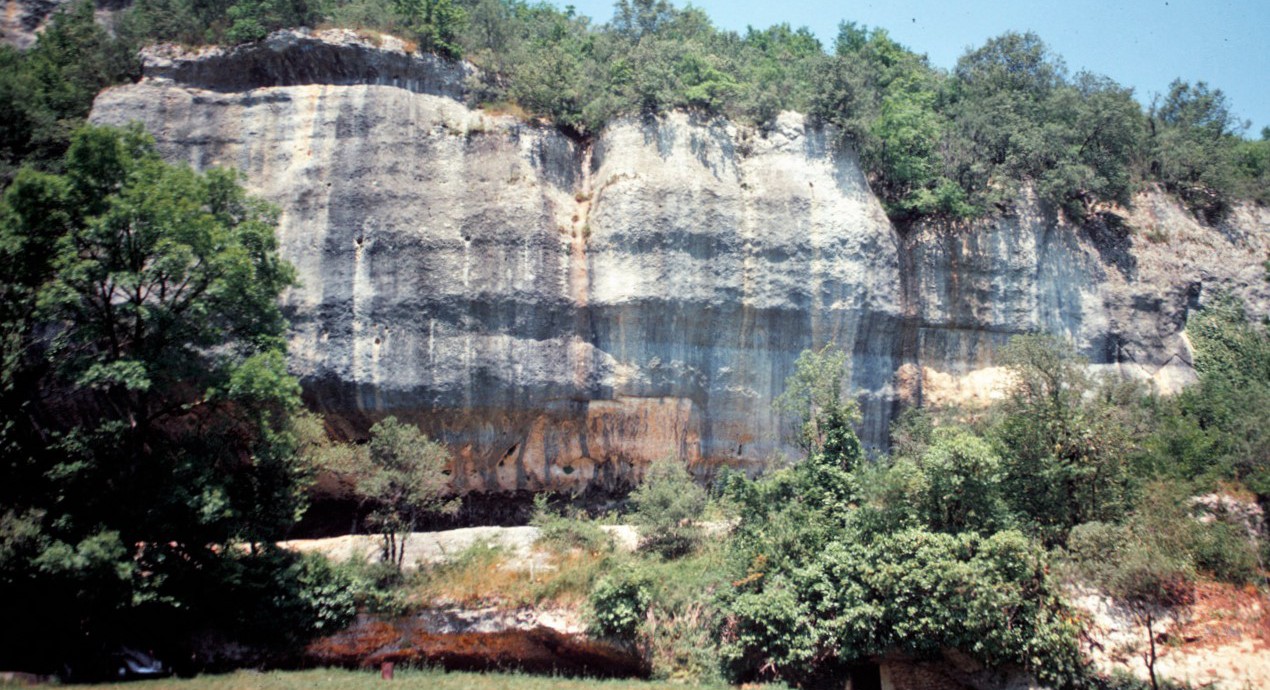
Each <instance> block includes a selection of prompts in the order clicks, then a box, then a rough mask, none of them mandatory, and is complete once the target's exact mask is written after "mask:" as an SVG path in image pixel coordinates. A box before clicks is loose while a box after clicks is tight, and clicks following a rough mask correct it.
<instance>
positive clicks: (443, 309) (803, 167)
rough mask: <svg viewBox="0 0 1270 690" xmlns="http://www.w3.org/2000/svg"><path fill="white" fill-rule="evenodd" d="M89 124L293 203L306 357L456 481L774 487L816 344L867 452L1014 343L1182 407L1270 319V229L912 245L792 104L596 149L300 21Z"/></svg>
mask: <svg viewBox="0 0 1270 690" xmlns="http://www.w3.org/2000/svg"><path fill="white" fill-rule="evenodd" d="M145 57H146V65H147V66H146V77H145V78H144V79H143V80H142V81H141V82H139V83H137V84H130V85H125V86H120V87H116V88H113V89H110V90H107V91H105V92H103V93H102V94H101V95H100V96H99V97H98V99H97V102H96V105H95V107H94V110H93V114H92V119H93V120H94V121H96V122H99V123H110V124H123V123H126V122H129V121H134V120H138V121H141V122H142V123H144V124H145V126H146V127H147V129H149V130H150V131H151V132H152V133H153V134H154V136H155V137H156V139H157V140H158V142H159V145H160V147H161V149H162V150H163V152H164V153H165V155H166V156H168V157H169V158H170V159H171V160H174V161H182V162H188V163H191V164H192V165H194V166H196V167H199V168H205V167H208V166H212V165H221V166H230V167H235V168H238V169H240V170H242V171H243V173H244V174H245V179H246V183H247V185H248V186H249V187H250V188H251V189H252V190H253V191H255V192H257V193H259V194H261V195H262V196H264V197H265V198H268V199H269V200H271V201H273V202H274V203H276V204H278V205H279V206H280V207H281V208H282V210H283V215H282V220H281V226H280V240H281V247H282V253H283V254H284V256H285V257H286V258H288V259H289V260H291V261H292V262H293V263H294V264H295V265H296V266H297V268H298V270H299V274H300V278H301V281H302V285H301V286H299V287H298V288H295V289H294V290H292V291H290V292H289V293H288V294H287V295H286V297H285V300H286V306H287V308H288V310H289V314H290V318H291V321H292V335H291V357H292V368H293V370H294V371H295V372H296V373H297V374H298V375H299V376H300V377H301V378H302V381H303V383H304V385H305V394H306V397H307V398H308V400H309V402H310V403H311V404H312V405H313V406H315V407H316V408H317V409H319V410H321V411H322V412H324V413H326V414H327V415H328V418H329V419H331V420H333V422H334V423H335V424H336V425H337V426H338V428H339V429H340V431H341V432H342V433H343V434H345V435H347V436H350V437H352V436H358V435H361V434H364V433H365V430H366V428H367V427H368V426H369V424H370V423H372V422H373V421H374V420H376V419H378V418H380V417H382V416H384V415H387V414H395V415H397V416H398V417H399V418H404V419H408V420H410V421H413V422H416V423H419V424H421V425H422V426H423V427H424V428H425V429H426V430H427V431H428V432H430V433H432V434H433V435H435V436H437V437H439V438H441V439H443V440H444V441H445V442H446V443H447V444H448V445H449V446H450V447H451V449H452V450H453V454H454V458H455V460H454V477H455V482H456V485H457V486H458V487H460V488H461V489H464V490H478V491H481V490H484V491H501V490H515V489H529V490H538V489H543V488H554V489H581V488H587V487H592V488H609V489H612V488H620V487H622V486H624V485H627V484H629V483H630V482H631V481H632V480H633V479H634V478H635V477H637V476H638V474H639V473H640V471H641V470H642V468H643V467H644V466H645V465H646V464H647V463H648V462H650V461H652V460H655V459H657V458H660V457H665V456H668V455H674V456H678V457H680V458H683V459H684V460H685V461H687V462H689V463H690V464H691V465H692V466H693V467H694V468H697V469H698V470H699V471H700V472H702V473H708V472H709V471H710V470H711V468H713V467H715V466H718V465H720V464H729V465H734V466H741V467H745V468H749V469H757V468H760V467H762V466H764V465H766V464H768V463H770V462H771V461H772V460H773V458H774V457H776V456H778V455H779V454H782V453H787V454H792V449H791V448H789V447H788V446H787V445H785V444H784V443H782V442H781V441H780V440H779V439H780V438H781V431H782V428H783V424H782V420H780V419H777V418H776V417H775V416H774V414H773V412H772V408H771V401H772V399H773V398H775V397H776V396H777V395H778V394H779V393H780V392H781V389H782V387H783V382H784V379H785V377H786V376H787V375H788V374H789V373H790V372H791V371H792V369H793V362H794V360H795V358H796V357H797V356H798V354H799V353H800V352H801V351H802V350H803V349H805V348H809V347H819V346H821V345H823V344H825V343H829V342H833V343H836V344H837V345H838V346H840V347H842V348H844V349H846V350H848V351H849V352H850V353H851V355H852V358H851V361H852V364H851V371H850V372H849V377H848V378H849V382H850V385H851V389H852V392H853V393H854V394H856V395H858V396H859V399H860V401H861V404H862V410H863V414H864V419H863V424H862V428H861V433H862V436H863V437H864V439H865V440H866V442H868V443H870V444H872V445H880V444H883V443H884V442H885V438H886V429H887V425H888V424H889V421H890V419H891V418H892V417H893V415H894V413H895V411H896V410H897V409H898V407H899V406H900V405H902V404H906V403H911V402H917V401H928V402H945V401H967V400H971V401H973V400H979V399H986V398H990V397H991V396H992V395H993V394H994V391H995V390H997V386H998V384H999V383H1000V380H1001V371H1000V369H999V368H998V367H997V366H996V362H995V357H996V355H997V353H998V351H999V347H1000V345H1001V344H1003V343H1004V342H1005V341H1006V340H1007V339H1008V338H1009V336H1010V335H1012V334H1015V333H1021V332H1030V331H1036V330H1043V331H1048V332H1052V333H1057V334H1061V335H1063V336H1066V337H1069V338H1070V339H1072V341H1073V342H1074V343H1075V344H1076V345H1077V347H1078V348H1079V349H1080V350H1081V351H1082V353H1084V354H1085V355H1087V356H1088V357H1089V358H1090V359H1091V361H1092V362H1093V363H1095V365H1098V366H1101V367H1107V368H1114V369H1118V370H1121V371H1124V372H1127V373H1129V374H1131V375H1134V376H1138V377H1140V378H1144V379H1150V380H1153V381H1155V382H1156V383H1157V384H1159V385H1160V386H1161V387H1162V388H1164V389H1167V390H1172V389H1175V388H1176V387H1177V386H1179V385H1183V384H1184V383H1186V382H1187V381H1188V380H1190V379H1191V378H1193V376H1194V374H1193V371H1192V370H1191V367H1190V361H1191V359H1190V356H1191V354H1190V348H1189V345H1188V344H1187V342H1186V340H1185V336H1184V334H1183V333H1182V328H1183V326H1184V323H1185V318H1186V314H1187V313H1188V311H1189V310H1191V309H1194V308H1195V307H1196V306H1198V305H1199V304H1201V303H1202V301H1203V299H1204V297H1205V295H1208V294H1211V292H1212V291H1213V290H1214V289H1230V290H1233V291H1235V292H1236V293H1238V294H1239V295H1240V296H1242V297H1244V298H1245V299H1246V300H1248V301H1249V302H1250V304H1251V305H1253V306H1254V307H1255V308H1258V309H1260V310H1263V311H1264V310H1265V308H1266V305H1267V304H1270V290H1268V286H1267V284H1266V282H1265V281H1264V279H1263V275H1264V268H1263V267H1262V266H1261V262H1263V261H1264V260H1265V258H1266V252H1267V249H1268V248H1270V245H1268V244H1267V243H1268V240H1267V234H1268V230H1267V229H1268V228H1270V214H1267V212H1266V210H1264V209H1255V208H1243V209H1240V210H1239V211H1238V212H1237V213H1236V214H1235V216H1234V217H1233V218H1232V219H1231V220H1230V221H1229V222H1228V224H1227V225H1226V226H1223V227H1222V228H1217V229H1214V228H1208V227H1205V226H1201V225H1199V224H1198V223H1196V222H1195V221H1194V220H1193V219H1192V218H1191V217H1190V216H1189V215H1187V214H1186V213H1185V212H1184V211H1182V210H1181V209H1179V208H1178V207H1177V206H1176V205H1175V204H1174V203H1173V202H1172V201H1171V200H1170V199H1168V198H1167V197H1165V196H1163V195H1161V194H1159V193H1147V194H1145V195H1143V196H1142V197H1141V198H1140V199H1139V200H1138V203H1137V204H1136V205H1135V208H1134V210H1133V211H1131V212H1123V214H1124V222H1116V221H1115V220H1114V219H1113V221H1112V222H1102V223H1093V224H1089V225H1087V226H1085V227H1075V226H1072V225H1069V224H1067V223H1065V222H1063V221H1062V220H1061V219H1059V218H1057V217H1056V216H1055V214H1053V213H1052V212H1050V211H1047V210H1046V209H1044V208H1042V207H1041V206H1040V205H1039V204H1037V203H1036V202H1034V201H1033V200H1030V199H1023V200H1021V202H1020V203H1019V204H1018V211H1017V213H1015V214H1013V215H1011V216H1008V217H1003V218H999V219H994V220H990V221H983V222H977V223H974V224H962V225H956V224H936V223H929V224H920V225H915V226H912V227H898V228H897V227H895V226H893V225H892V224H891V223H890V222H889V221H888V220H887V218H886V216H885V214H884V213H883V210H882V208H881V206H880V204H879V202H878V201H877V199H876V198H874V197H873V195H872V194H871V192H870V191H869V187H868V184H867V181H866V179H865V177H864V175H863V173H862V171H861V168H860V165H859V163H858V161H857V159H856V157H855V154H854V153H853V152H852V151H851V150H850V149H849V148H847V147H842V146H838V145H836V144H835V141H836V139H837V137H836V135H835V133H834V132H832V131H829V130H826V129H824V128H822V127H819V126H816V125H814V124H812V123H809V122H807V121H806V120H805V119H804V118H803V117H802V116H800V115H797V114H794V113H785V114H782V115H781V116H780V117H779V118H778V119H777V120H776V122H775V123H774V124H773V125H772V126H771V127H768V128H765V129H756V128H753V127H747V126H738V125H734V124H731V123H728V122H726V121H723V120H719V119H702V118H699V117H697V116H693V115H688V114H683V113H672V114H668V115H665V116H661V117H656V118H629V119H625V120H621V121H618V122H615V123H614V124H612V125H611V126H610V127H608V128H607V129H605V130H604V131H603V132H601V133H599V135H598V136H597V137H595V138H594V139H593V140H590V141H585V142H584V141H578V140H575V139H572V138H570V137H569V136H567V135H566V134H565V133H563V132H561V131H559V130H557V129H555V128H553V127H550V126H547V125H542V124H535V123H526V122H522V121H519V120H516V119H514V118H511V117H509V116H502V115H494V114H491V113H488V112H485V111H481V110H477V109H472V108H469V107H467V106H465V105H464V103H463V102H462V100H461V99H462V97H463V83H464V80H465V78H466V77H467V75H468V74H469V73H470V68H468V67H465V66H463V65H456V64H452V63H444V62H441V61H437V60H435V59H434V58H431V57H418V56H411V55H407V54H406V52H405V51H404V50H403V47H402V46H401V44H400V42H396V41H395V40H394V39H388V38H385V39H384V40H380V41H376V42H373V43H372V42H370V41H368V40H366V39H365V38H363V37H359V36H358V35H356V34H354V33H352V32H348V31H326V32H318V33H313V34H310V33H307V32H282V33H279V34H275V35H274V36H272V37H271V38H270V39H269V40H267V41H265V42H262V43H260V44H255V45H251V46H244V47H240V48H236V49H230V50H223V49H209V50H204V51H201V52H193V53H191V52H184V51H181V50H179V49H176V48H172V47H166V48H165V47H159V48H155V49H151V50H150V51H149V52H148V53H147V55H146V56H145Z"/></svg>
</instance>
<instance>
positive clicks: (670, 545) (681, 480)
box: [631, 458, 706, 558]
mask: <svg viewBox="0 0 1270 690" xmlns="http://www.w3.org/2000/svg"><path fill="white" fill-rule="evenodd" d="M631 507H632V509H633V510H632V513H631V521H632V523H634V524H635V526H636V527H637V528H638V529H639V535H640V548H643V549H647V550H649V551H654V552H656V553H659V554H661V555H662V556H665V557H667V558H674V557H676V556H682V555H684V554H686V553H688V552H690V551H692V549H693V548H694V547H695V546H696V545H697V542H699V541H700V540H701V526H700V524H698V523H699V522H700V520H701V514H702V512H703V511H705V507H706V492H705V489H703V488H701V486H699V485H698V484H697V482H696V481H695V480H694V479H693V478H692V475H691V474H690V473H689V472H688V470H687V468H685V467H684V465H683V462H682V461H680V460H679V459H677V458H665V459H663V460H659V461H657V462H654V463H652V464H651V465H649V466H648V469H647V470H646V471H645V473H644V477H643V478H642V480H641V481H640V483H639V486H638V487H637V488H636V489H635V491H633V492H631Z"/></svg>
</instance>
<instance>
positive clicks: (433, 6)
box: [393, 0, 467, 58]
mask: <svg viewBox="0 0 1270 690" xmlns="http://www.w3.org/2000/svg"><path fill="white" fill-rule="evenodd" d="M393 8H394V9H395V10H396V12H397V14H398V16H400V17H401V19H402V21H403V22H404V24H405V29H406V30H408V31H410V32H411V33H412V34H413V35H414V37H415V38H417V39H418V41H419V47H420V48H422V49H423V50H426V51H430V52H434V53H437V54H439V55H443V56H445V57H451V58H457V57H458V56H459V55H460V51H461V44H460V43H459V33H460V31H462V28H463V25H464V22H465V21H466V20H467V15H466V14H465V13H464V11H463V8H462V6H460V5H459V4H458V3H456V2H454V0H393Z"/></svg>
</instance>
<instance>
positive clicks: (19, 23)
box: [0, 0, 132, 48]
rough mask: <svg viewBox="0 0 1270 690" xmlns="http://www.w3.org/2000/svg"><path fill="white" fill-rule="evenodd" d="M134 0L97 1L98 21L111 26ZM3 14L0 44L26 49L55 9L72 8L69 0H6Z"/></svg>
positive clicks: (0, 23)
mask: <svg viewBox="0 0 1270 690" xmlns="http://www.w3.org/2000/svg"><path fill="white" fill-rule="evenodd" d="M131 4H132V0H96V1H95V2H94V7H95V14H96V17H97V21H98V22H100V23H102V24H104V25H106V26H107V27H109V26H110V25H111V24H112V22H113V21H114V17H115V13H116V12H119V11H120V10H123V9H125V8H127V7H128V6H129V5H131ZM3 6H4V9H3V13H2V14H0V43H4V44H8V45H11V46H13V47H15V48H27V47H29V46H30V45H31V44H32V43H35V39H36V38H37V37H38V36H39V32H40V30H41V29H43V28H44V25H45V24H47V23H48V22H49V20H50V18H51V17H52V16H53V14H54V13H55V12H57V11H58V10H60V9H62V8H64V7H70V6H71V3H70V0H3Z"/></svg>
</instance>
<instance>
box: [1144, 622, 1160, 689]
mask: <svg viewBox="0 0 1270 690" xmlns="http://www.w3.org/2000/svg"><path fill="white" fill-rule="evenodd" d="M1146 617H1147V621H1146V622H1147V650H1148V651H1147V653H1146V654H1144V655H1143V660H1144V661H1145V662H1146V664H1147V674H1148V675H1150V676H1151V690H1160V683H1159V681H1158V680H1156V678H1155V659H1156V655H1155V630H1154V629H1153V628H1152V625H1151V624H1152V623H1153V622H1154V621H1153V616H1152V615H1151V612H1150V611H1147V614H1146Z"/></svg>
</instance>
